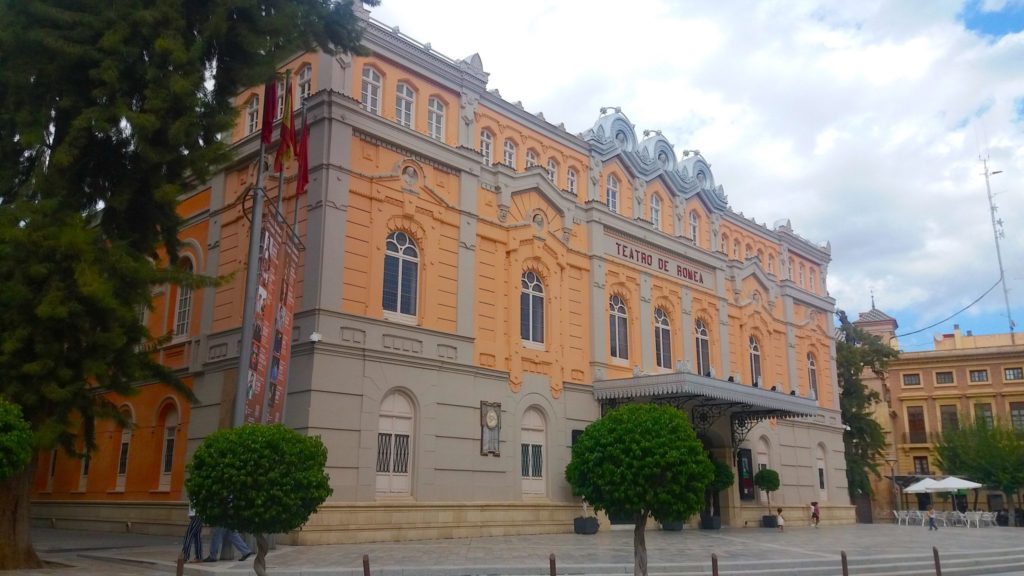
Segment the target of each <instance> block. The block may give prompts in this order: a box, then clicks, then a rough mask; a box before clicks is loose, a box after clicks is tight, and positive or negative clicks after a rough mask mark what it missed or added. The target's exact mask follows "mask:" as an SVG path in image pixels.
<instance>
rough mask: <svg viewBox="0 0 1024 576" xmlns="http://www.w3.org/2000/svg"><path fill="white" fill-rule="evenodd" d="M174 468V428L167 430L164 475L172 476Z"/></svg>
mask: <svg viewBox="0 0 1024 576" xmlns="http://www.w3.org/2000/svg"><path fill="white" fill-rule="evenodd" d="M173 468H174V427H173V426H172V427H170V428H168V429H167V436H166V437H165V438H164V467H163V471H162V472H163V473H164V474H170V473H171V469H173Z"/></svg>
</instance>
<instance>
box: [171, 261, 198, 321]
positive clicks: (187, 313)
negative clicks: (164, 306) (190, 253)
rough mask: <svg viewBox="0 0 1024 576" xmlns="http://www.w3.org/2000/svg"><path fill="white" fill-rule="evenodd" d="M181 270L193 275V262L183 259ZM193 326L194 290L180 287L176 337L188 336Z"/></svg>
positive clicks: (176, 312)
mask: <svg viewBox="0 0 1024 576" xmlns="http://www.w3.org/2000/svg"><path fill="white" fill-rule="evenodd" d="M181 269H182V270H184V271H185V272H189V273H191V272H192V271H193V270H194V266H193V265H192V260H191V259H190V258H187V257H186V258H183V259H182V261H181ZM191 325H192V289H191V288H189V287H188V286H178V301H177V305H176V306H175V314H174V335H175V336H188V334H189V327H190V326H191Z"/></svg>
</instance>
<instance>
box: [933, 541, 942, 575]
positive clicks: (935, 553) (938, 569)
mask: <svg viewBox="0 0 1024 576" xmlns="http://www.w3.org/2000/svg"><path fill="white" fill-rule="evenodd" d="M932 556H934V557H935V576H942V565H941V564H939V549H938V548H936V547H935V546H932Z"/></svg>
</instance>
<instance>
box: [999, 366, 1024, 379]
mask: <svg viewBox="0 0 1024 576" xmlns="http://www.w3.org/2000/svg"><path fill="white" fill-rule="evenodd" d="M1003 380H1024V368H1020V367H1017V368H1006V369H1004V370H1003Z"/></svg>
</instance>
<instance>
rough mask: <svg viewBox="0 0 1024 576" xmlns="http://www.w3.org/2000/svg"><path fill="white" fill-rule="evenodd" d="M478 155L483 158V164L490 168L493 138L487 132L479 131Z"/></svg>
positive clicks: (492, 157) (492, 154) (492, 155)
mask: <svg viewBox="0 0 1024 576" xmlns="http://www.w3.org/2000/svg"><path fill="white" fill-rule="evenodd" d="M480 155H481V156H483V157H484V164H486V165H488V166H490V165H491V162H494V136H492V135H491V133H490V131H489V130H481V131H480Z"/></svg>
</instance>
